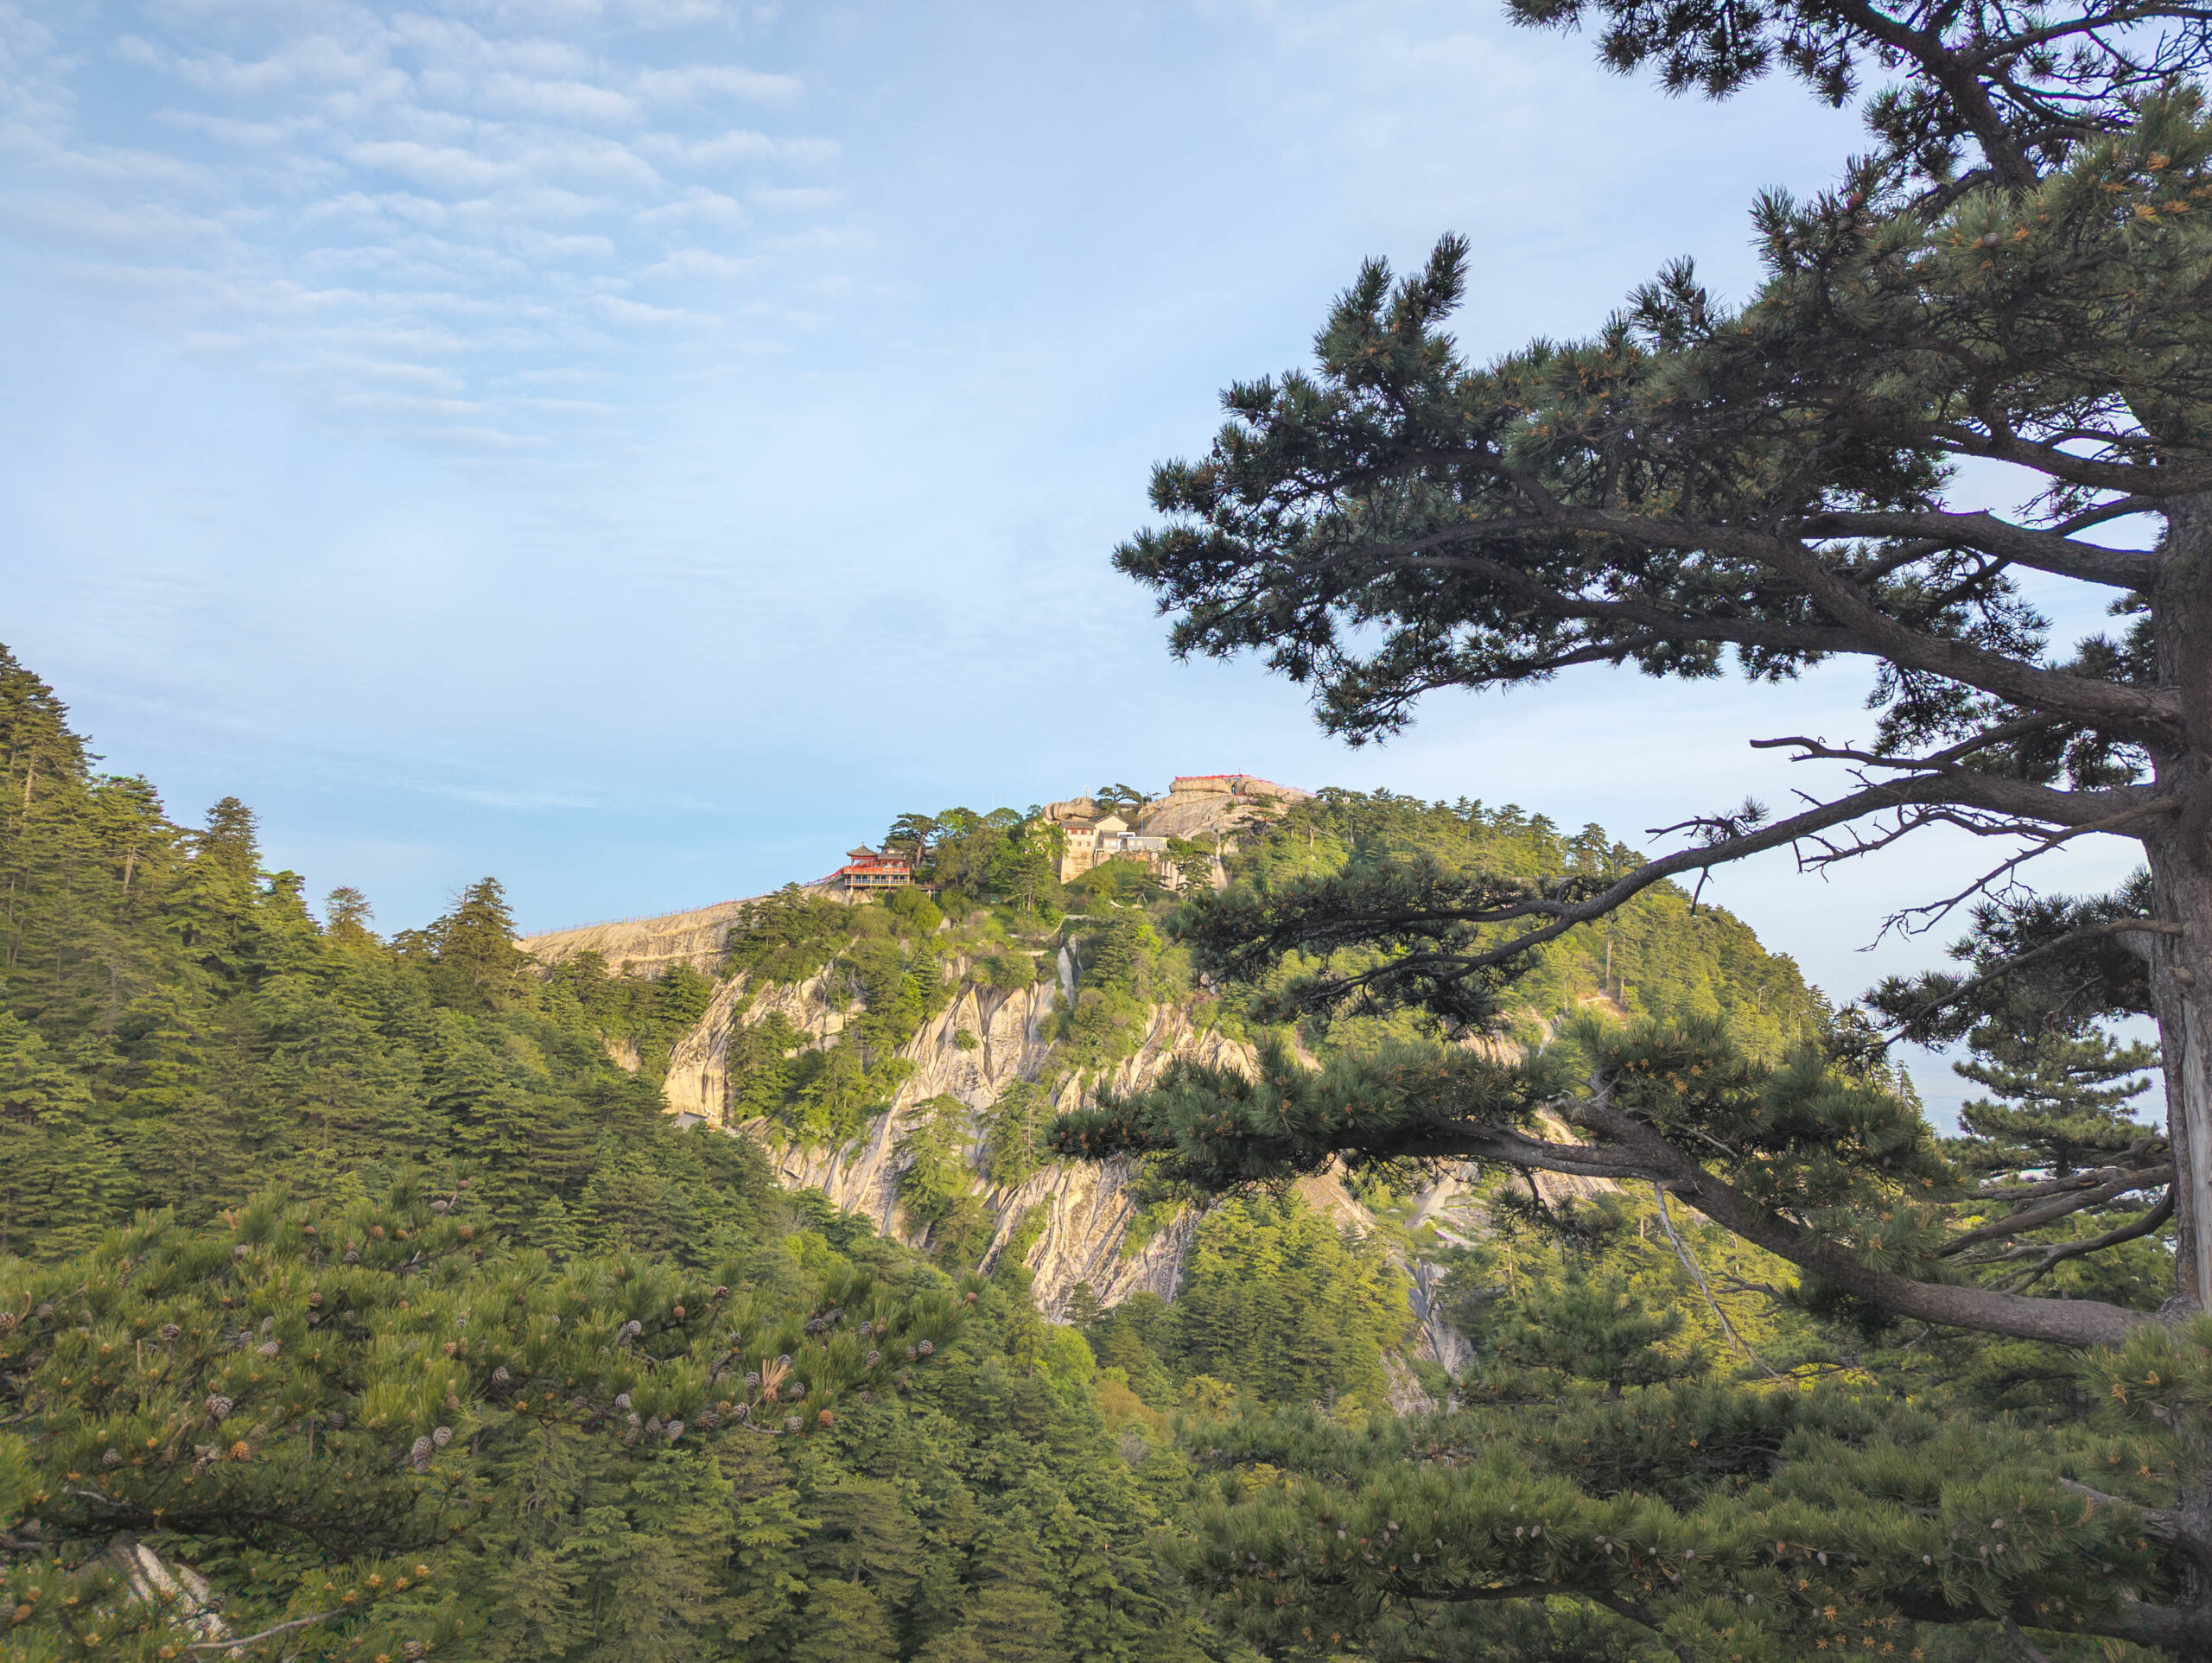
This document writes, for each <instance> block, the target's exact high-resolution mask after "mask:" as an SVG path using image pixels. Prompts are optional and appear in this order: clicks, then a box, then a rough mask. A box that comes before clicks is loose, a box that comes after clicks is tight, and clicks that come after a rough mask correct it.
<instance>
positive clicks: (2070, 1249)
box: [2014, 1185, 2174, 1288]
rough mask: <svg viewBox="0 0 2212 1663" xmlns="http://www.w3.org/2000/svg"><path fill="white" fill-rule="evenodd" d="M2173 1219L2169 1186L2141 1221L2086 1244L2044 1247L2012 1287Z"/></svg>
mask: <svg viewBox="0 0 2212 1663" xmlns="http://www.w3.org/2000/svg"><path fill="white" fill-rule="evenodd" d="M2172 1216H2174V1192H2173V1189H2172V1187H2171V1185H2169V1186H2168V1188H2167V1190H2166V1192H2165V1194H2164V1195H2162V1196H2159V1197H2158V1205H2157V1206H2155V1207H2153V1208H2152V1209H2151V1210H2150V1211H2149V1212H2147V1213H2145V1214H2144V1215H2143V1216H2141V1217H2140V1218H2138V1219H2135V1220H2133V1221H2132V1222H2128V1223H2126V1224H2122V1225H2120V1226H2118V1227H2117V1228H2113V1229H2109V1230H2107V1231H2106V1232H2105V1233H2104V1234H2103V1235H2093V1236H2091V1237H2089V1238H2088V1240H2086V1241H2063V1242H2060V1243H2058V1244H2057V1245H2056V1246H2054V1247H2046V1248H2044V1250H2043V1256H2042V1258H2041V1259H2040V1260H2037V1263H2036V1264H2035V1266H2033V1267H2032V1268H2031V1269H2030V1270H2029V1272H2028V1273H2027V1274H2026V1275H2025V1276H2024V1277H2023V1278H2022V1279H2020V1280H2019V1281H2018V1282H2017V1283H2015V1284H2014V1286H2015V1287H2016V1288H2024V1287H2027V1286H2030V1285H2032V1284H2033V1283H2034V1282H2035V1281H2036V1280H2037V1279H2038V1278H2039V1277H2042V1276H2044V1275H2045V1274H2047V1273H2050V1271H2051V1270H2053V1269H2055V1268H2056V1266H2060V1265H2063V1264H2064V1263H2065V1262H2066V1261H2067V1260H2069V1259H2084V1258H2087V1257H2088V1255H2089V1254H2093V1253H2101V1252H2103V1251H2104V1250H2105V1249H2106V1248H2107V1247H2118V1246H2119V1245H2120V1243H2121V1242H2123V1241H2136V1240H2138V1239H2139V1238H2140V1237H2143V1236H2146V1235H2151V1234H2152V1232H2153V1231H2155V1230H2157V1229H2158V1228H2160V1227H2162V1226H2163V1225H2164V1223H2165V1222H2166V1221H2167V1220H2168V1219H2170V1218H2171V1217H2172Z"/></svg>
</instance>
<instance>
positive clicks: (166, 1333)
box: [0, 1323, 184, 1345]
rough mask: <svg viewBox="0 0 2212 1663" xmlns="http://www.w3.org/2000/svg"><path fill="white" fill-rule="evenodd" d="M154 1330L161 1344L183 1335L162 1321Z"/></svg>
mask: <svg viewBox="0 0 2212 1663" xmlns="http://www.w3.org/2000/svg"><path fill="white" fill-rule="evenodd" d="M5 1331H6V1330H0V1332H5ZM156 1332H157V1333H158V1334H159V1335H160V1336H161V1340H162V1344H163V1345H175V1343H176V1342H178V1341H179V1340H181V1339H182V1338H183V1337H184V1330H182V1329H181V1328H180V1327H178V1326H177V1325H176V1324H175V1323H162V1325H161V1327H160V1328H159V1329H158V1330H156Z"/></svg>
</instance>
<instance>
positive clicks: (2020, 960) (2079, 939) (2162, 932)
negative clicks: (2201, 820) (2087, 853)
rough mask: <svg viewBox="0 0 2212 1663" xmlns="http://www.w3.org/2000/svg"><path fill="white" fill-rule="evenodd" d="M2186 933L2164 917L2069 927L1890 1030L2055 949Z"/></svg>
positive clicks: (1896, 1031) (1896, 1021)
mask: <svg viewBox="0 0 2212 1663" xmlns="http://www.w3.org/2000/svg"><path fill="white" fill-rule="evenodd" d="M2182 933H2183V930H2182V926H2181V925H2179V924H2170V923H2168V922H2166V921H2165V920H2164V919H2161V918H2112V919H2108V920H2107V921H2106V922H2105V923H2102V924H2084V925H2083V926H2082V928H2081V929H2079V930H2068V931H2067V932H2066V933H2065V934H2064V935H2063V936H2057V937H2056V938H2054V939H2052V940H2050V941H2047V942H2045V943H2044V944H2043V945H2042V946H2040V947H2032V948H2030V949H2028V950H2027V951H2026V952H2024V953H2016V954H2014V955H2012V957H2011V958H2008V959H2006V960H2005V962H2003V963H2001V964H1999V965H1998V966H1996V967H1995V968H1993V969H1989V970H1985V971H1984V972H1982V974H1980V975H1978V976H1976V977H1974V980H1973V981H1966V982H1961V984H1960V985H1959V986H1958V987H1955V988H1953V989H1951V990H1950V991H1949V992H1948V993H1944V994H1942V996H1941V997H1939V998H1936V999H1931V1000H1928V1001H1927V1002H1926V1003H1924V1004H1923V1005H1922V1006H1919V1007H1918V1008H1917V1009H1916V1010H1914V1011H1913V1012H1910V1014H1908V1015H1905V1016H1901V1017H1897V1018H1893V1019H1891V1022H1890V1024H1889V1032H1890V1034H1891V1037H1892V1038H1894V1037H1896V1036H1898V1035H1901V1034H1904V1033H1905V1032H1907V1031H1910V1029H1911V1028H1912V1027H1913V1026H1914V1025H1916V1024H1918V1023H1921V1022H1924V1021H1926V1020H1927V1019H1929V1017H1931V1016H1934V1015H1936V1013H1937V1012H1941V1011H1943V1010H1946V1009H1948V1008H1949V1007H1950V1006H1954V1005H1956V1004H1957V1003H1959V1001H1960V1000H1963V999H1965V998H1967V996H1968V995H1970V994H1973V993H1980V991H1981V990H1982V989H1983V988H1985V987H1993V986H1994V985H1995V984H1996V983H1998V982H1999V981H2004V980H2005V977H2007V976H2009V975H2011V974H2012V973H2013V972H2015V971H2016V970H2018V969H2019V968H2021V967H2022V966H2023V965H2028V964H2032V963H2034V962H2036V961H2037V960H2038V959H2044V958H2049V957H2050V955H2053V954H2055V953H2062V952H2064V951H2065V950H2066V949H2068V948H2070V947H2079V946H2082V945H2083V944H2084V943H2088V942H2093V941H2101V940H2103V939H2105V938H2107V937H2108V936H2126V935H2150V936H2178V935H2180V934H2182Z"/></svg>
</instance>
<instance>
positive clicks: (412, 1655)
mask: <svg viewBox="0 0 2212 1663" xmlns="http://www.w3.org/2000/svg"><path fill="white" fill-rule="evenodd" d="M399 1649H400V1650H401V1651H403V1652H404V1653H406V1654H407V1658H408V1663H415V1660H416V1659H418V1658H421V1657H423V1656H425V1655H426V1654H428V1653H429V1649H430V1648H429V1647H428V1646H425V1645H424V1644H423V1642H422V1641H419V1640H410V1641H406V1642H404V1644H403V1645H401V1647H400V1648H399Z"/></svg>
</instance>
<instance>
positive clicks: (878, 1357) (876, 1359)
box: [868, 1351, 883, 1368]
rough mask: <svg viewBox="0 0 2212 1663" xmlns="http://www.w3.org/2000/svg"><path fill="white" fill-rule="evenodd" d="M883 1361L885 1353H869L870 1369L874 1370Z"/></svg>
mask: <svg viewBox="0 0 2212 1663" xmlns="http://www.w3.org/2000/svg"><path fill="white" fill-rule="evenodd" d="M882 1361H883V1353H881V1352H880V1351H871V1352H869V1353H868V1367H869V1368H874V1367H875V1366H876V1364H878V1363H880V1362H882Z"/></svg>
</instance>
